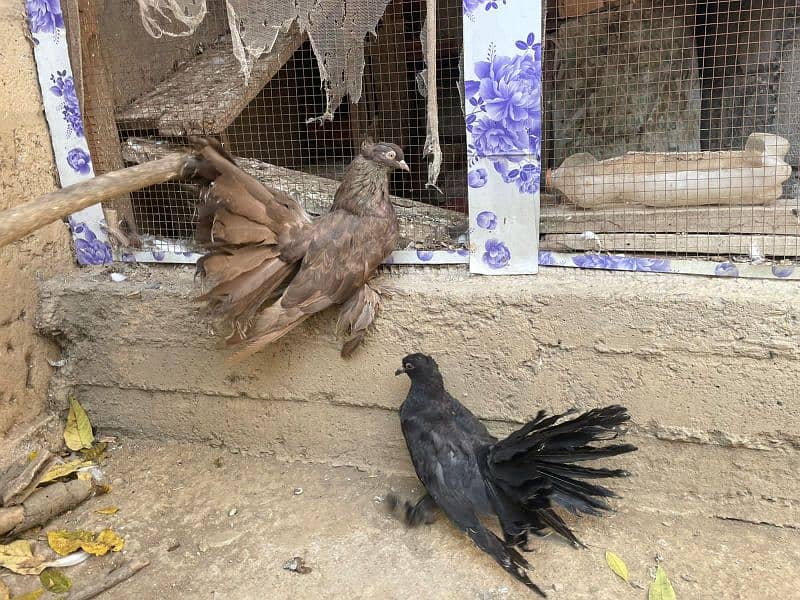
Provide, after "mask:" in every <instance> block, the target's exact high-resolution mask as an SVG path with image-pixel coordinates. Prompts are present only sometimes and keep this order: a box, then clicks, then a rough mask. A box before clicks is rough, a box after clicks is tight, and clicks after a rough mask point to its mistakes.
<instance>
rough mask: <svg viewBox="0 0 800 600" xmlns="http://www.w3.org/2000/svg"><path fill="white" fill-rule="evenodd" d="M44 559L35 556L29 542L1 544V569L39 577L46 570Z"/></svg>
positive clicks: (18, 541) (20, 541)
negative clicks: (43, 565)
mask: <svg viewBox="0 0 800 600" xmlns="http://www.w3.org/2000/svg"><path fill="white" fill-rule="evenodd" d="M43 562H44V557H42V556H38V555H34V553H33V550H32V549H31V543H30V542H29V541H28V540H17V541H15V542H11V543H10V544H5V545H2V544H0V567H5V568H6V569H8V570H9V571H11V572H12V573H17V574H19V575H38V574H39V572H40V571H41V570H42V569H43V568H44V567H42V563H43Z"/></svg>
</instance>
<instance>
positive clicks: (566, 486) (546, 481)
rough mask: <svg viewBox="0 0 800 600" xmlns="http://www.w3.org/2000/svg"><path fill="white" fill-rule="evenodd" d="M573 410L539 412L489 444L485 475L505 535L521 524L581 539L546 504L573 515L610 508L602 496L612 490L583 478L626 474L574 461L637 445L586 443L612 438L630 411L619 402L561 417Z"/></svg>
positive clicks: (520, 529)
mask: <svg viewBox="0 0 800 600" xmlns="http://www.w3.org/2000/svg"><path fill="white" fill-rule="evenodd" d="M574 412H575V411H568V412H566V413H563V414H560V415H553V416H549V417H548V416H546V414H545V413H544V412H543V411H542V412H539V414H538V415H537V416H536V418H535V419H534V420H533V421H530V422H529V423H527V424H525V425H524V426H523V427H521V428H520V429H519V430H517V431H515V432H514V433H512V434H511V435H509V436H508V437H507V438H506V439H504V440H501V441H499V442H497V443H496V444H494V446H492V447H491V449H490V450H489V452H488V456H487V460H486V467H487V475H488V477H489V479H490V480H491V483H492V487H493V489H494V493H493V496H494V498H495V499H496V503H497V504H498V506H497V507H496V509H497V512H498V515H499V516H500V519H501V522H503V529H504V531H505V532H506V538H507V539H508V538H515V539H520V536H522V535H523V534H524V533H525V531H526V530H527V531H532V532H534V533H539V532H541V531H542V530H544V529H546V528H549V529H552V530H553V531H555V532H556V533H558V534H559V535H561V536H563V537H564V538H566V539H567V540H569V541H570V542H572V543H573V544H575V545H581V543H580V542H579V541H578V539H577V538H576V537H575V535H574V534H573V533H572V531H571V530H570V529H569V527H568V526H567V525H566V523H564V521H563V520H562V519H561V518H560V517H559V516H558V515H557V514H556V513H555V512H553V511H552V510H551V509H550V507H553V506H561V507H562V508H565V509H566V510H568V511H569V512H571V513H573V514H578V515H579V514H589V515H598V514H601V513H603V512H606V511H610V510H611V507H610V506H609V505H608V504H607V503H606V502H605V500H604V499H605V498H614V497H616V494H615V493H614V492H613V491H611V490H609V489H608V488H606V487H603V486H601V485H597V484H593V483H589V482H587V481H584V480H586V479H601V478H613V477H626V476H627V475H628V472H627V471H625V470H623V469H604V468H594V467H583V466H578V465H576V464H574V463H576V462H583V461H589V460H597V459H601V458H608V457H611V456H616V455H619V454H624V453H626V452H632V451H634V450H636V447H635V446H633V445H632V444H609V445H606V446H593V445H591V444H592V442H600V441H608V440H613V439H614V438H616V437H617V436H618V435H619V434H620V433H621V431H620V427H621V426H622V425H623V424H624V423H625V422H627V421H628V420H629V419H630V416H629V415H628V412H627V410H626V409H625V408H624V407H622V406H616V405H615V406H607V407H605V408H598V409H594V410H590V411H588V412H585V413H583V414H581V415H579V416H577V417H574V418H572V419H569V420H562V419H564V418H565V417H567V416H569V415H572V414H574Z"/></svg>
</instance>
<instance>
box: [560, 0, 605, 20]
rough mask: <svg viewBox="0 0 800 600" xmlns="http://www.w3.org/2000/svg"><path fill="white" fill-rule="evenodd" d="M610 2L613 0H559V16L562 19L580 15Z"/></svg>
mask: <svg viewBox="0 0 800 600" xmlns="http://www.w3.org/2000/svg"><path fill="white" fill-rule="evenodd" d="M610 3H611V0H558V16H559V17H560V18H562V19H571V18H573V17H580V16H583V15H585V14H587V13H590V12H592V11H594V10H597V9H598V8H603V7H604V6H605V5H606V4H610Z"/></svg>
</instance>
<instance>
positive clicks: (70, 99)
mask: <svg viewBox="0 0 800 600" xmlns="http://www.w3.org/2000/svg"><path fill="white" fill-rule="evenodd" d="M50 80H51V81H52V82H53V85H52V86H50V92H52V93H53V94H55V95H56V96H58V97H59V98H61V100H62V102H63V107H62V109H61V113H62V114H63V115H64V120H65V121H66V122H67V128H68V129H69V130H70V131H72V132H73V133H74V134H75V135H76V136H78V137H83V133H84V132H83V119H81V107H80V104H79V103H78V95H77V94H76V93H75V82H74V81H73V79H72V76H71V75H67V72H66V71H57V72H56V75H51V76H50Z"/></svg>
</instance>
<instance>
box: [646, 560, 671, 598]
mask: <svg viewBox="0 0 800 600" xmlns="http://www.w3.org/2000/svg"><path fill="white" fill-rule="evenodd" d="M647 599H648V600H675V590H673V589H672V584H671V583H670V581H669V578H668V577H667V572H666V571H665V570H664V569H663V568H662V567H661V565H659V566H658V568H657V569H656V578H655V579H654V580H653V582H652V583H651V584H650V590H649V591H648V592H647Z"/></svg>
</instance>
